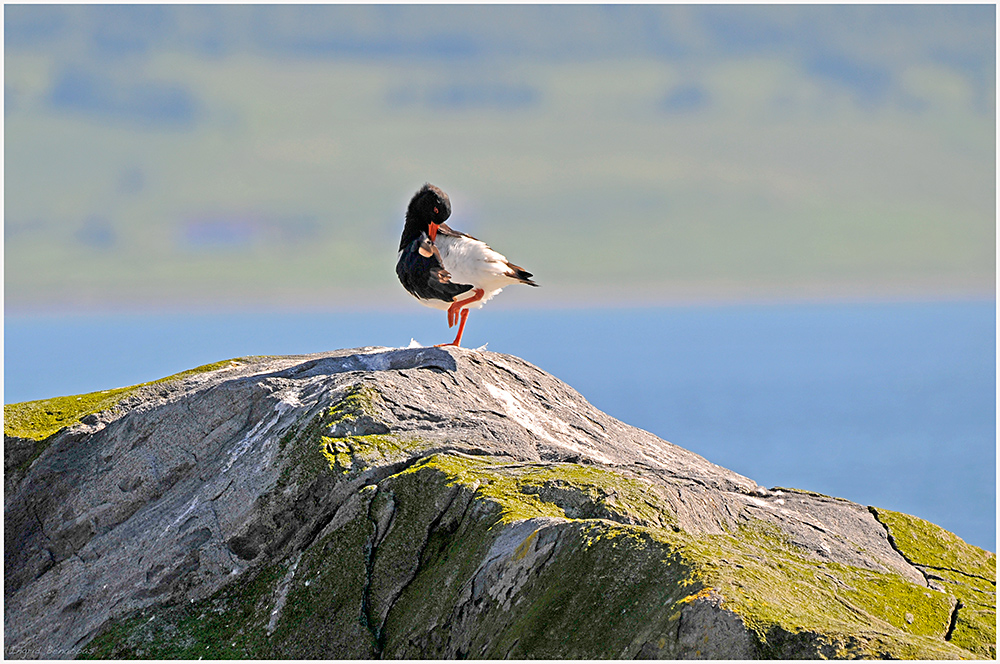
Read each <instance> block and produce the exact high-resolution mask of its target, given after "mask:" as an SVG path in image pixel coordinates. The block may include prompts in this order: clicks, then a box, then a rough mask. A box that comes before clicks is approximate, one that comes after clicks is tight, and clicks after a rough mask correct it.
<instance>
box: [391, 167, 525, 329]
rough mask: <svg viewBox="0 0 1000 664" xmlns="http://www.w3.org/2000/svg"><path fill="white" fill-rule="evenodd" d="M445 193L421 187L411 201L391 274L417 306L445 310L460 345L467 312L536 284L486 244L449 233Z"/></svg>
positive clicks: (450, 231) (448, 212)
mask: <svg viewBox="0 0 1000 664" xmlns="http://www.w3.org/2000/svg"><path fill="white" fill-rule="evenodd" d="M449 216H451V201H450V200H449V199H448V194H446V193H444V192H443V191H441V190H440V189H438V188H437V187H435V186H434V185H431V184H425V185H424V186H423V187H422V188H421V189H420V191H418V192H417V193H416V194H415V195H414V196H413V198H412V199H411V200H410V205H409V207H408V208H407V209H406V224H405V225H404V226H403V237H402V238H401V239H400V241H399V258H398V259H397V261H396V275H397V276H398V277H399V281H400V283H402V284H403V288H405V289H406V290H407V291H409V293H410V294H411V295H412V296H413V297H415V298H417V300H419V301H420V303H421V304H425V305H427V306H428V307H434V308H435V309H445V310H446V311H447V312H448V327H453V326H454V325H455V323H458V334H457V335H455V340H454V341H452V342H451V343H447V344H438V345H439V346H458V345H459V344H460V343H461V342H462V332H463V331H464V330H465V319H466V318H468V317H469V309H471V308H476V309H478V308H480V307H481V306H483V304H485V303H486V301H487V300H489V299H490V298H492V297H493V296H494V295H496V294H497V293H499V292H500V290H501V289H502V288H503V287H504V286H508V285H510V284H528V285H529V286H537V285H538V284H536V283H535V282H534V281H532V280H531V277H532V275H531V273H530V272H526V271H525V270H524V268H521V267H518V266H517V265H514V264H513V263H509V262H507V259H506V258H505V257H504V256H502V255H501V254H498V253H497V252H495V251H493V250H492V249H490V248H489V246H487V245H486V243H485V242H483V241H481V240H477V239H476V238H474V237H472V236H471V235H466V234H465V233H459V232H458V231H454V230H452V229H451V228H449V227H448V225H447V224H445V223H444V222H445V220H446V219H448V217H449Z"/></svg>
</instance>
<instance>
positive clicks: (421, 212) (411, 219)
mask: <svg viewBox="0 0 1000 664" xmlns="http://www.w3.org/2000/svg"><path fill="white" fill-rule="evenodd" d="M450 216H451V201H450V200H448V194H446V193H444V192H443V191H441V190H440V189H438V188H437V187H435V186H434V185H432V184H425V185H424V186H423V187H422V188H421V189H420V191H418V192H417V193H416V194H414V195H413V198H411V199H410V205H409V207H407V208H406V224H405V225H404V226H403V237H402V238H400V240H399V249H400V250H403V249H404V248H405V247H407V246H409V245H410V244H411V243H412V242H413V241H414V240H416V239H419V238H420V234H421V233H426V234H427V237H429V238H430V239H431V242H433V241H434V239H435V237H436V236H437V229H438V226H440V225H441V224H443V223H444V222H445V219H447V218H448V217H450Z"/></svg>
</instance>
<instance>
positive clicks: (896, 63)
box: [4, 5, 996, 309]
mask: <svg viewBox="0 0 1000 664" xmlns="http://www.w3.org/2000/svg"><path fill="white" fill-rule="evenodd" d="M993 12H994V8H993V7H988V6H979V7H972V8H970V7H965V8H954V9H949V8H946V7H899V8H873V7H861V6H859V7H841V8H836V7H816V8H809V7H788V8H781V7H770V8H739V7H729V8H718V7H717V8H686V7H667V8H651V7H631V8H629V7H611V8H601V7H566V8H556V7H516V6H503V7H465V6H461V7H452V6H437V7H433V8H427V7H423V8H421V7H332V8H331V7H313V6H310V7H283V6H275V7H268V6H245V7H239V6H233V7H189V6H148V7H146V8H136V7H118V6H108V7H98V6H71V7H70V6H35V5H22V6H10V5H8V6H6V7H5V20H6V25H5V31H6V32H5V38H6V51H5V58H6V64H5V72H4V73H5V109H6V110H5V119H6V131H5V136H4V138H5V165H6V169H5V172H6V178H5V183H4V184H5V209H4V215H5V228H4V231H5V244H6V252H5V263H6V268H5V280H6V290H5V296H6V300H7V305H8V307H11V308H14V309H17V308H33V307H53V306H54V307H61V306H77V307H86V306H91V305H93V304H95V303H99V304H101V305H104V306H116V305H132V304H143V305H149V304H160V303H171V304H185V303H201V304H220V303H226V304H235V305H241V304H249V303H252V304H255V305H260V304H269V303H274V302H292V303H301V304H317V303H319V304H323V305H327V306H335V305H336V304H338V303H344V302H348V301H350V302H352V303H353V302H357V301H359V299H362V298H376V299H377V300H378V301H379V302H387V303H389V304H394V303H399V302H405V297H404V296H402V295H401V291H399V289H398V287H397V286H396V284H395V283H394V280H395V276H394V272H393V269H392V266H393V263H394V260H395V253H396V245H397V242H398V232H399V228H400V225H401V221H402V213H403V210H404V208H405V204H406V201H407V200H408V198H409V196H410V195H411V194H412V192H413V191H414V190H416V189H417V188H418V187H419V186H420V185H421V184H423V182H425V181H432V182H434V183H435V184H438V185H440V186H442V187H443V188H445V189H446V190H447V191H448V192H449V193H450V194H451V196H452V199H453V203H454V218H453V226H455V227H456V228H459V229H462V230H465V231H467V232H471V233H473V234H478V235H481V236H483V237H484V238H485V239H487V240H489V241H490V242H491V244H493V245H494V246H495V247H496V248H497V249H499V250H500V251H501V252H505V253H507V254H508V255H509V256H510V257H511V258H512V259H514V260H516V261H517V262H519V263H521V264H523V265H525V266H526V267H528V268H529V269H531V271H532V272H534V273H535V274H536V275H538V278H539V279H540V281H541V283H543V284H544V285H546V286H548V287H549V288H548V289H547V290H546V289H542V290H540V291H538V292H537V294H536V293H532V295H533V297H534V299H537V300H538V301H544V300H545V298H551V297H554V296H559V297H569V298H576V297H581V298H582V297H587V296H588V294H587V292H586V291H584V290H583V288H582V286H587V285H596V286H598V287H599V288H598V291H597V295H598V296H604V297H611V296H612V293H613V292H615V291H616V290H618V291H620V289H621V287H622V286H623V285H627V286H628V289H629V291H628V292H629V296H631V297H637V298H638V297H654V298H668V299H669V298H671V297H676V296H686V295H689V294H695V295H698V294H723V295H726V294H728V295H736V296H742V295H753V294H758V295H759V294H764V295H767V294H773V293H778V294H781V293H786V292H796V289H804V290H805V291H808V292H810V293H814V294H816V293H818V294H824V293H832V294H837V293H853V294H865V293H885V292H894V291H900V290H901V291H905V292H924V291H929V292H976V293H985V292H991V290H992V288H993V284H994V275H995V258H994V253H995V252H994V249H995V182H996V173H995V124H994V117H995V104H994V96H995V91H994V88H993V81H994V78H995V74H994V61H993V49H994V42H993V31H992V26H993V25H994V23H993ZM984 19H988V21H989V22H988V23H984V22H983V20H984ZM983 25H985V26H986V27H985V28H984V27H982V26H983ZM861 27H864V28H866V29H864V30H861V29H860V28H861ZM754 35H757V37H754ZM890 44H891V45H892V48H887V45H890ZM543 291H544V292H543ZM614 297H620V293H619V294H616V295H614ZM396 298H399V299H396Z"/></svg>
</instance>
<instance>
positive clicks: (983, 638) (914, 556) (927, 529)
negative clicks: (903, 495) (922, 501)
mask: <svg viewBox="0 0 1000 664" xmlns="http://www.w3.org/2000/svg"><path fill="white" fill-rule="evenodd" d="M868 509H869V511H870V512H871V513H872V515H874V516H875V518H876V519H878V521H879V522H880V523H882V525H884V526H885V528H886V530H887V531H888V533H889V536H890V537H891V538H892V544H893V546H895V547H896V549H897V550H898V551H899V552H900V554H901V555H903V556H904V557H905V558H906V559H907V560H908V561H910V562H911V563H912V564H914V565H916V566H918V567H919V568H921V569H922V571H923V572H924V573H925V574H926V575H927V576H928V577H930V578H931V579H932V580H934V581H937V582H938V583H940V585H941V586H942V587H943V588H944V589H945V591H946V592H948V593H950V594H951V595H953V596H954V597H955V598H956V599H957V601H958V602H960V603H961V605H960V606H959V607H958V613H957V616H956V618H955V627H954V630H953V633H952V635H951V639H950V640H951V642H952V643H954V644H955V645H957V646H960V647H962V648H965V649H967V650H970V651H972V652H974V653H976V654H977V655H979V656H983V657H989V658H991V659H995V658H996V554H994V553H992V552H990V551H986V550H984V549H980V548H979V547H977V546H973V545H971V544H968V543H967V542H965V541H964V540H962V538H960V537H959V536H958V535H955V534H954V533H950V532H948V531H947V530H945V529H944V528H941V527H940V526H938V525H935V524H933V523H930V522H929V521H925V520H923V519H920V518H918V517H915V516H911V515H909V514H903V513H902V512H894V511H892V510H887V509H882V508H879V507H869V508H868Z"/></svg>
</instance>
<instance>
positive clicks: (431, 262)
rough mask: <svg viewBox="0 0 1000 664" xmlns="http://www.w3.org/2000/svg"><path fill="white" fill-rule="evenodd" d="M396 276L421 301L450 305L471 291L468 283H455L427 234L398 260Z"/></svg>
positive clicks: (413, 243)
mask: <svg viewBox="0 0 1000 664" xmlns="http://www.w3.org/2000/svg"><path fill="white" fill-rule="evenodd" d="M396 276H398V277H399V282H400V283H401V284H403V288H405V289H406V290H407V291H409V293H410V294H411V295H413V296H415V297H418V298H420V299H422V300H442V301H444V302H451V301H452V300H454V299H455V296H456V295H461V294H462V293H465V292H467V291H470V290H472V286H471V285H469V284H454V283H452V282H451V274H449V273H448V270H446V269H444V263H443V262H442V260H441V253H440V252H439V251H438V248H437V247H435V246H434V243H433V242H431V240H430V238H429V237H427V234H426V233H422V234H421V236H420V238H418V239H416V240H414V241H413V242H411V243H410V245H409V246H408V247H406V248H404V249H403V250H402V251H401V252H400V254H399V260H398V261H396Z"/></svg>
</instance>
